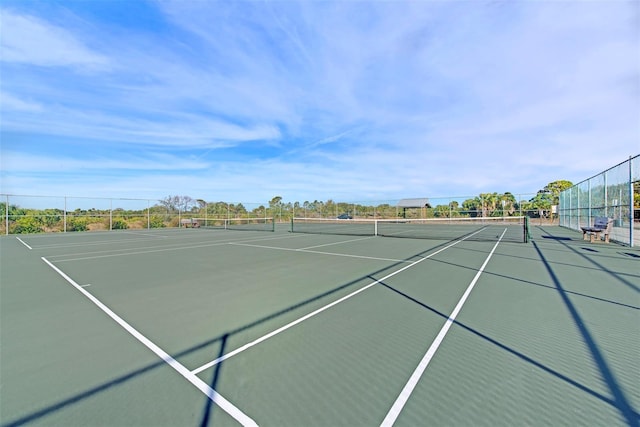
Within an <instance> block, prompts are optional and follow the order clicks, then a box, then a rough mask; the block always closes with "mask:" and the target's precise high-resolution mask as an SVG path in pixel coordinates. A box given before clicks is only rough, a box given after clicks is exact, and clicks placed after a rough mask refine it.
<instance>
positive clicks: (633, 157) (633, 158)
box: [565, 154, 640, 191]
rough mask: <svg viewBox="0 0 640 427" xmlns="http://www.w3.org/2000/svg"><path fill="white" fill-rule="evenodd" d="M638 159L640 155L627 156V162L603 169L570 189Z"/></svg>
mask: <svg viewBox="0 0 640 427" xmlns="http://www.w3.org/2000/svg"><path fill="white" fill-rule="evenodd" d="M638 157H640V154H636V155H635V156H629V158H628V159H627V160H623V161H621V162H620V163H618V164H617V165H614V166H611V167H610V168H608V169H605V170H603V171H602V172H598V173H597V174H595V175H593V176H590V177H589V178H587V179H583V180H582V181H580V182H578V183H576V184H574V185H572V186H571V187H570V188H573V187H577V186H579V185H580V184H583V183H585V182H589V181H591V180H592V179H594V178H596V177H598V176H600V175H603V174H605V173H607V172H609V171H610V170H612V169H615V168H617V167H620V166H622V165H624V164H625V163H627V162H629V163H630V162H631V161H633V160H635V159H637V158H638ZM570 188H569V189H570ZM565 191H566V190H565Z"/></svg>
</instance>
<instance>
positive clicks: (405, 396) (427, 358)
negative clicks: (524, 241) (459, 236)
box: [380, 228, 507, 427]
mask: <svg viewBox="0 0 640 427" xmlns="http://www.w3.org/2000/svg"><path fill="white" fill-rule="evenodd" d="M506 232H507V229H506V228H505V230H504V231H503V232H502V235H501V236H500V238H499V239H498V241H497V242H496V244H495V245H494V246H493V249H491V252H489V255H488V256H487V259H485V260H484V263H482V266H481V267H480V270H478V272H477V273H476V275H475V277H474V278H473V280H472V281H471V283H470V284H469V286H468V287H467V290H466V291H464V294H462V298H460V301H458V304H457V305H456V307H455V308H454V309H453V311H452V312H451V314H450V315H449V317H448V318H447V321H446V322H445V323H444V325H443V326H442V329H440V332H439V333H438V335H437V336H436V339H435V340H434V341H433V342H432V343H431V346H430V347H429V349H428V350H427V352H426V353H425V355H424V357H423V358H422V360H421V361H420V363H419V364H418V366H417V367H416V369H415V371H413V374H411V377H410V378H409V381H408V382H407V384H405V386H404V388H403V389H402V391H401V392H400V395H399V396H398V398H397V399H396V401H395V402H394V404H393V406H392V407H391V409H390V410H389V412H388V413H387V416H386V417H385V418H384V420H383V421H382V424H380V425H381V426H385V427H389V426H392V425H393V423H395V422H396V419H397V418H398V416H399V415H400V412H401V411H402V409H403V408H404V405H405V404H406V403H407V400H409V397H410V396H411V393H413V389H414V388H415V387H416V385H417V384H418V381H420V377H422V374H423V373H424V371H425V370H426V369H427V366H428V365H429V362H431V359H432V358H433V356H434V355H435V354H436V351H438V347H440V344H442V341H443V340H444V337H445V336H446V335H447V332H449V328H451V325H453V322H454V321H455V320H456V317H457V316H458V313H460V310H462V306H463V305H464V303H465V302H466V300H467V298H468V297H469V295H470V294H471V291H472V290H473V288H474V286H475V285H476V282H477V281H478V279H479V278H480V275H481V274H482V272H483V271H484V269H485V267H486V266H487V264H488V263H489V260H490V259H491V257H492V256H493V253H494V252H495V251H496V248H497V247H498V245H499V244H500V241H501V240H502V237H504V233H506Z"/></svg>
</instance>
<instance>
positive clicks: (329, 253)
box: [229, 243, 411, 262]
mask: <svg viewBox="0 0 640 427" xmlns="http://www.w3.org/2000/svg"><path fill="white" fill-rule="evenodd" d="M229 244H230V245H234V246H248V247H250V248H260V249H272V250H277V251H289V252H305V253H309V254H320V255H331V256H339V257H343V258H361V259H373V260H377V261H392V262H411V261H407V260H406V259H393V258H378V257H372V256H366V255H351V254H339V253H335V252H322V251H309V250H307V249H294V248H281V247H278V246H264V245H251V244H249V243H229Z"/></svg>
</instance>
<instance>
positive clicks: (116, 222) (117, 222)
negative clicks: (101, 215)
mask: <svg viewBox="0 0 640 427" xmlns="http://www.w3.org/2000/svg"><path fill="white" fill-rule="evenodd" d="M127 228H129V225H128V224H127V222H126V221H125V220H124V219H122V218H114V219H113V221H112V223H111V229H112V230H126V229H127Z"/></svg>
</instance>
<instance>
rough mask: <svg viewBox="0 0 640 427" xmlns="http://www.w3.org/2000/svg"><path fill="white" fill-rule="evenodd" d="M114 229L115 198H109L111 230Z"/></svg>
mask: <svg viewBox="0 0 640 427" xmlns="http://www.w3.org/2000/svg"><path fill="white" fill-rule="evenodd" d="M111 230H113V199H109V231H111Z"/></svg>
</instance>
